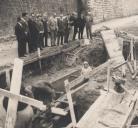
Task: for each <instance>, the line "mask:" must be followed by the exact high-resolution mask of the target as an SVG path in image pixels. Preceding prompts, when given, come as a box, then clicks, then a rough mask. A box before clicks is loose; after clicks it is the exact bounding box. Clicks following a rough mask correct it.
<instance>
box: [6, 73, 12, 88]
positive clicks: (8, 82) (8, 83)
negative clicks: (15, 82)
mask: <svg viewBox="0 0 138 128" xmlns="http://www.w3.org/2000/svg"><path fill="white" fill-rule="evenodd" d="M6 83H7V86H8V87H10V84H11V80H10V71H9V70H6Z"/></svg>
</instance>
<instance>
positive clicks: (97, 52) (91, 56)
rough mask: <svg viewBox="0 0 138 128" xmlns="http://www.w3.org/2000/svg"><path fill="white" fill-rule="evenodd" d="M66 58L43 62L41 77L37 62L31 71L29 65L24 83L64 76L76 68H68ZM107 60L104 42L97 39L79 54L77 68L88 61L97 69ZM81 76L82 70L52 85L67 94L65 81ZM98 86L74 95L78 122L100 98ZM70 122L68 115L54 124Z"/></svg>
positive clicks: (57, 127) (96, 84)
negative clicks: (69, 69) (56, 74)
mask: <svg viewBox="0 0 138 128" xmlns="http://www.w3.org/2000/svg"><path fill="white" fill-rule="evenodd" d="M75 50H76V49H75ZM76 51H77V50H76ZM65 57H66V56H65V55H61V54H60V55H57V56H54V57H52V58H48V59H46V60H43V61H42V68H43V73H42V74H41V75H40V76H39V75H38V73H39V68H37V69H38V71H36V70H34V69H36V67H37V66H38V63H37V62H36V63H34V64H33V66H34V67H33V68H34V69H33V68H32V67H31V68H32V69H30V67H29V65H28V66H27V67H25V71H24V82H25V83H26V85H30V84H31V85H33V84H34V83H35V82H36V81H38V80H40V79H45V78H46V77H47V76H51V77H52V75H53V74H54V73H56V72H59V73H58V76H60V74H61V75H62V74H63V73H65V70H66V69H68V68H74V65H73V66H72V67H68V66H66V64H65ZM106 60H107V52H106V50H105V47H104V44H103V42H102V40H101V39H95V40H94V41H93V42H92V45H90V46H86V48H84V49H83V50H82V51H81V52H80V53H79V54H78V57H77V60H76V61H77V62H76V64H75V65H76V66H77V65H81V64H82V63H83V61H88V62H89V64H90V65H91V66H92V67H97V66H99V65H100V64H102V63H104V62H105V61H106ZM31 66H32V65H31ZM35 66H36V67H35ZM38 67H39V66H38ZM28 69H29V70H30V73H29V72H28ZM44 69H45V70H44ZM30 74H31V75H30ZM65 74H66V73H65ZM79 75H80V70H78V71H76V72H74V73H72V74H70V75H67V76H66V75H65V76H64V77H62V78H60V79H59V80H56V81H54V82H52V85H53V87H54V89H55V90H56V91H63V92H64V93H65V89H64V80H66V79H69V81H72V80H74V79H75V77H74V76H79ZM55 79H56V78H55ZM105 81H106V78H105ZM93 84H94V85H93ZM96 86H99V84H98V83H97V82H94V83H92V84H89V85H88V86H86V87H84V88H83V89H81V90H79V91H78V92H76V93H75V94H73V101H75V113H76V118H77V121H78V120H79V119H80V118H81V117H82V116H83V114H84V113H85V112H86V111H87V110H88V108H89V107H90V106H91V105H92V104H93V103H94V102H95V100H96V99H97V98H98V97H99V96H100V92H99V89H95V88H94V87H96ZM57 98H58V97H57ZM60 107H63V108H65V107H67V105H65V104H62V105H61V106H60ZM70 122H71V119H70V116H69V115H67V116H66V117H60V118H58V120H57V121H54V124H55V125H54V126H55V128H61V127H65V126H67V125H68V124H69V123H70Z"/></svg>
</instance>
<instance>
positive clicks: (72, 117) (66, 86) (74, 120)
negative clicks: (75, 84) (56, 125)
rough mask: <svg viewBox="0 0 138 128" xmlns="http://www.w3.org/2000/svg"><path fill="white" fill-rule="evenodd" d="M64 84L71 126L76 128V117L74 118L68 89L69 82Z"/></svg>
mask: <svg viewBox="0 0 138 128" xmlns="http://www.w3.org/2000/svg"><path fill="white" fill-rule="evenodd" d="M64 83H65V89H66V93H67V99H68V102H69V108H70V115H71V120H72V125H73V128H75V127H76V117H75V112H74V106H73V101H72V96H71V91H70V87H69V81H68V80H65V81H64Z"/></svg>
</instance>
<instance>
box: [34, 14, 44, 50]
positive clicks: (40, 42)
mask: <svg viewBox="0 0 138 128" xmlns="http://www.w3.org/2000/svg"><path fill="white" fill-rule="evenodd" d="M36 24H37V25H36V28H37V35H38V36H37V48H40V49H41V50H42V49H43V47H44V46H43V45H44V41H43V37H44V26H43V22H42V16H41V14H37V20H36Z"/></svg>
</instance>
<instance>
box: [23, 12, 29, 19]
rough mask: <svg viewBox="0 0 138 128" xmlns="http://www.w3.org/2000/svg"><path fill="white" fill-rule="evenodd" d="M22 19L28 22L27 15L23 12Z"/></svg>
mask: <svg viewBox="0 0 138 128" xmlns="http://www.w3.org/2000/svg"><path fill="white" fill-rule="evenodd" d="M22 17H23V18H24V19H25V20H26V21H27V20H28V13H26V12H23V13H22Z"/></svg>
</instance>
